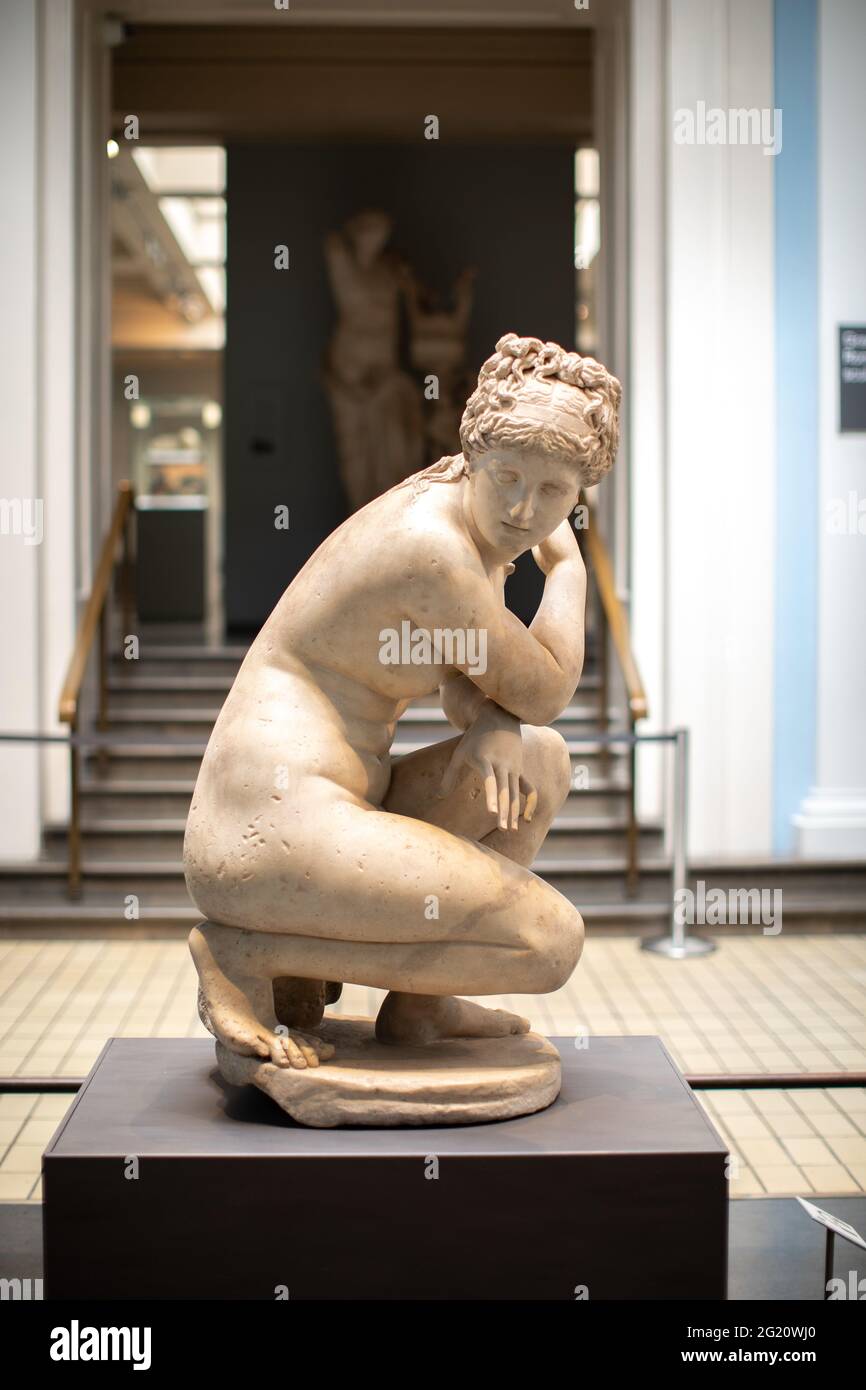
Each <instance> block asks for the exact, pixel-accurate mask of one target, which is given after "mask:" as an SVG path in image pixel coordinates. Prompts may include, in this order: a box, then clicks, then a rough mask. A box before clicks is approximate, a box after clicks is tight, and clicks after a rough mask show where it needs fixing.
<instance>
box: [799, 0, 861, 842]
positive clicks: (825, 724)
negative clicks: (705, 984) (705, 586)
mask: <svg viewBox="0 0 866 1390" xmlns="http://www.w3.org/2000/svg"><path fill="white" fill-rule="evenodd" d="M864 53H866V8H864V6H863V4H862V0H821V4H820V7H819V73H818V91H819V96H818V101H819V146H818V151H819V153H818V169H819V175H818V189H819V194H818V219H819V221H818V241H819V247H820V266H819V306H818V315H819V331H820V340H819V354H820V368H819V391H820V397H819V425H818V428H819V450H820V457H819V465H820V466H819V486H818V492H819V507H818V516H817V518H816V524H817V526H818V528H819V595H818V692H817V693H818V699H817V716H818V729H817V773H816V776H817V783H816V785H815V786H814V787H813V788H812V789H811V792H810V795H809V796H808V797H807V798H806V800H805V802H804V804H803V806H802V807H801V811H800V815H799V816H797V817H795V824H796V825H797V827H798V832H799V844H800V850H801V852H802V853H803V854H805V855H816V856H823V857H832V858H853V857H856V858H863V857H864V856H866V718H864V712H866V534H864V533H863V532H861V531H859V530H858V529H857V526H856V524H855V525H853V526H852V525H849V526H848V527H847V529H842V530H841V531H840V530H838V529H836V528H835V525H834V520H833V517H834V510H835V508H834V504H835V506H838V504H842V506H843V507H847V508H848V509H849V510H850V511H851V513H852V515H854V516H855V517H856V515H857V508H858V507H859V506H863V507H864V509H866V434H862V433H861V434H840V433H839V375H838V351H839V349H838V331H839V326H840V324H845V323H849V324H866V263H864V238H863V227H864V221H866V178H864V175H863V130H864V126H866V82H864V74H863V55H864ZM852 495H853V498H854V506H853V508H851V505H850V498H851V497H852ZM863 524H864V526H866V521H864V523H863Z"/></svg>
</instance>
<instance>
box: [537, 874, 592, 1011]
mask: <svg viewBox="0 0 866 1390" xmlns="http://www.w3.org/2000/svg"><path fill="white" fill-rule="evenodd" d="M523 935H524V941H525V944H527V945H528V946H529V947H530V950H531V953H532V954H531V963H530V973H531V976H532V984H531V985H529V986H528V987H527V992H528V993H531V994H550V993H552V991H553V990H556V989H562V986H563V985H564V984H566V982H567V981H568V980H569V979H570V977H571V974H572V971H573V970H574V968H575V966H576V965H577V962H578V961H579V960H580V955H581V952H582V950H583V938H584V930H583V918H582V917H581V915H580V913H579V912H578V910H577V908H576V907H575V906H574V904H573V903H570V902H569V901H568V899H567V898H564V897H562V895H561V894H560V893H557V892H556V891H555V889H552V888H547V887H546V886H545V890H544V893H543V902H542V903H541V904H540V907H539V911H538V913H537V915H535V916H534V920H533V921H532V923H531V924H530V925H529V927H528V930H527V931H526V932H525V933H524V934H523Z"/></svg>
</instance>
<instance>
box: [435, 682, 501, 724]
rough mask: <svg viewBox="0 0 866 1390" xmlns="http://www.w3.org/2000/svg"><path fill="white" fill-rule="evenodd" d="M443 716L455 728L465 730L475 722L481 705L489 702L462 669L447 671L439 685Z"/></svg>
mask: <svg viewBox="0 0 866 1390" xmlns="http://www.w3.org/2000/svg"><path fill="white" fill-rule="evenodd" d="M439 696H440V698H441V700H442V708H443V710H444V711H445V718H446V719H447V720H448V723H449V724H452V725H453V726H454V728H455V729H460V730H462V731H465V730H466V729H468V728H469V726H470V725H471V724H474V723H475V720H476V719H477V717H478V714H479V712H480V710H481V706H482V705H484V704H490V703H491V701H489V700H488V699H487V696H486V695H485V694H484V691H483V690H479V688H478V686H477V685H475V684H473V682H472V681H471V680H470V679H469V677H468V676H464V674H463V672H462V671H456V670H452V671H449V672H448V674H447V676H446V677H445V679H444V681H443V682H442V684H441V685H440V687H439Z"/></svg>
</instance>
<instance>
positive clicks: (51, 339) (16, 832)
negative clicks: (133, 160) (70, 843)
mask: <svg viewBox="0 0 866 1390" xmlns="http://www.w3.org/2000/svg"><path fill="white" fill-rule="evenodd" d="M73 87H74V61H73V0H51V3H50V4H47V3H45V0H43V3H40V4H34V3H33V0H4V3H3V5H2V6H0V180H2V188H3V200H4V215H3V219H2V234H0V235H2V240H0V297H2V303H0V321H2V323H3V332H2V334H0V429H2V444H3V447H2V454H0V497H3V498H6V499H14V500H16V501H17V502H19V503H23V502H25V501H26V502H27V503H28V504H31V505H32V504H33V503H34V502H36V501H37V500H38V502H39V503H41V516H42V538H41V543H40V544H38V545H28V544H26V542H25V538H24V536H21V535H2V536H0V591H2V594H3V603H2V605H0V651H2V653H3V676H2V684H0V729H2V730H4V731H12V730H16V731H20V732H36V731H39V730H41V731H44V732H62V730H61V728H60V726H59V725H58V723H57V719H56V713H57V705H58V700H59V696H60V689H61V685H62V682H63V675H64V672H65V669H66V664H67V662H68V660H69V657H70V654H71V650H72V643H73V636H74V617H75V554H74V538H75V531H76V505H75V476H76V469H75V423H76V420H75V359H76V354H75V344H74V322H75V289H76V281H77V277H76V275H75V269H74V268H75V260H74V256H75V246H76V236H75V207H76V204H75V186H74V179H75V173H76V160H75V121H74V118H73V111H74V97H73ZM67 814H68V754H67V753H66V751H65V750H62V749H52V748H49V747H46V746H43V747H42V748H39V747H38V746H37V745H35V744H23V745H18V746H15V747H14V748H13V747H10V746H9V745H4V744H0V859H3V860H16V861H20V860H28V859H34V858H36V857H37V856H38V853H39V849H40V842H41V826H42V822H43V820H44V821H60V820H65V818H66V816H67Z"/></svg>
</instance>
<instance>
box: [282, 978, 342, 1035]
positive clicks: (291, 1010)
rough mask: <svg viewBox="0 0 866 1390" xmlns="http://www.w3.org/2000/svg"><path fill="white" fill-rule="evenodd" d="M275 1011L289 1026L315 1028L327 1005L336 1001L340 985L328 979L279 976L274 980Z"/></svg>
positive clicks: (340, 989)
mask: <svg viewBox="0 0 866 1390" xmlns="http://www.w3.org/2000/svg"><path fill="white" fill-rule="evenodd" d="M273 988H274V1013H275V1014H276V1016H277V1018H278V1019H279V1021H280V1023H285V1024H286V1025H287V1027H289V1028H301V1029H305V1028H306V1029H309V1028H317V1027H318V1026H319V1024H320V1023H321V1021H322V1017H323V1015H324V1012H325V1006H326V1005H327V1004H335V1003H336V1002H337V1000H338V999H339V997H340V995H341V993H342V990H343V986H342V985H341V984H337V983H336V982H332V981H329V980H307V979H302V978H300V977H299V976H296V975H278V976H277V977H276V979H275V980H274V982H273Z"/></svg>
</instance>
